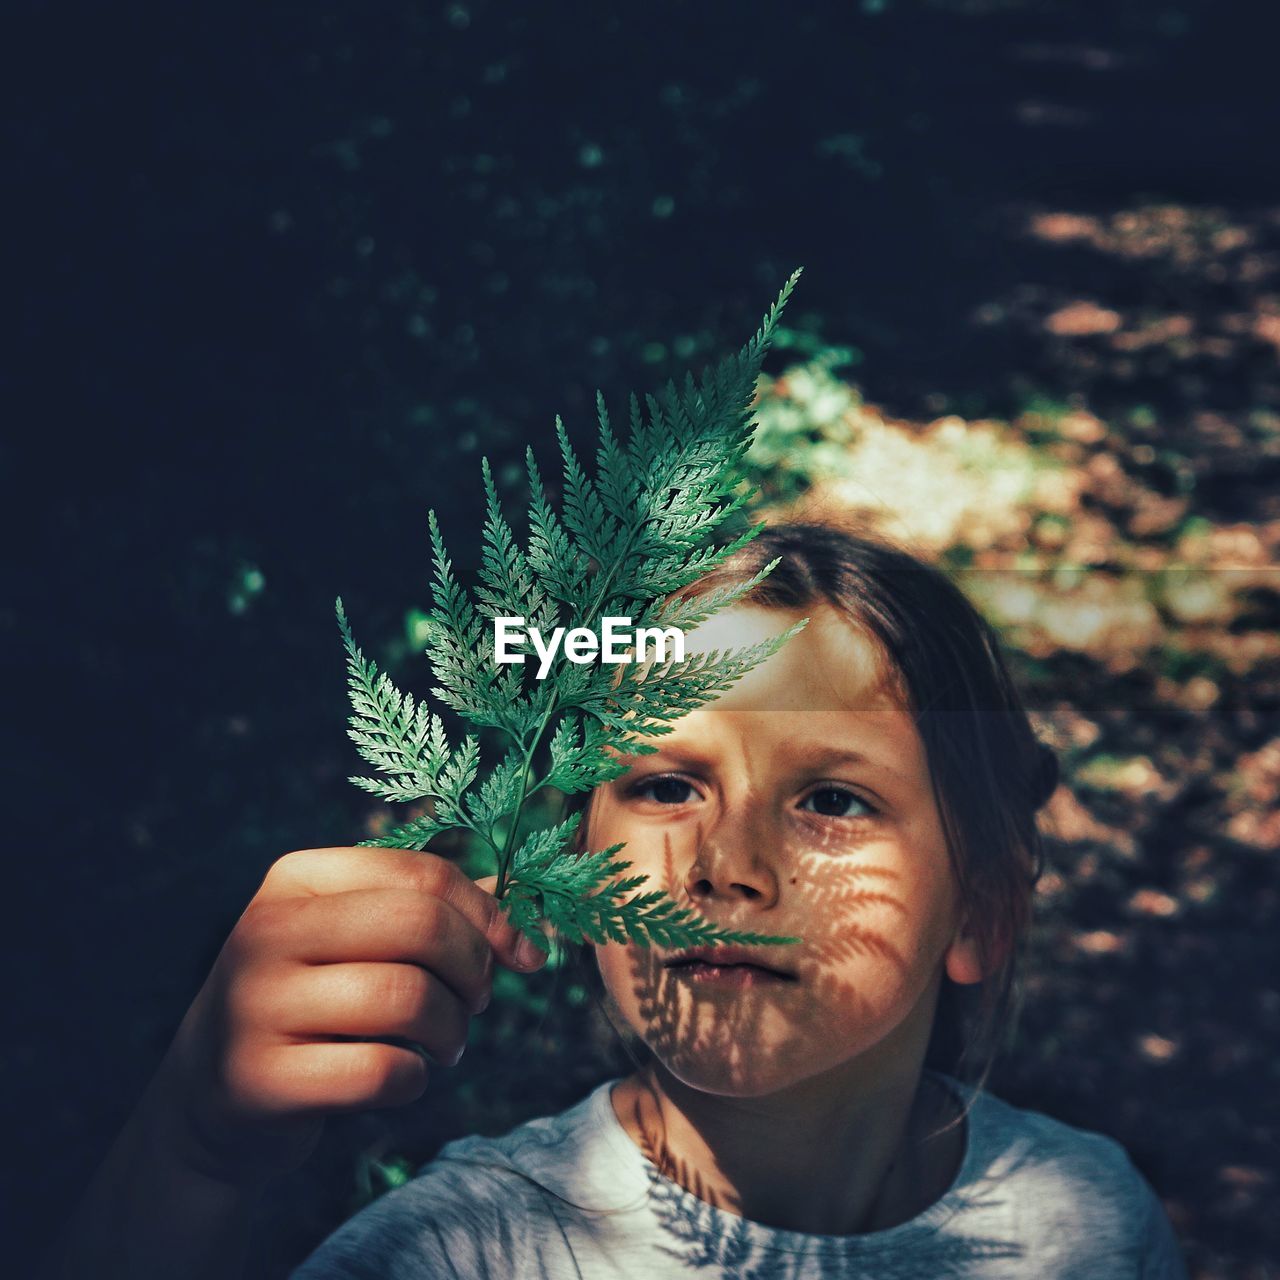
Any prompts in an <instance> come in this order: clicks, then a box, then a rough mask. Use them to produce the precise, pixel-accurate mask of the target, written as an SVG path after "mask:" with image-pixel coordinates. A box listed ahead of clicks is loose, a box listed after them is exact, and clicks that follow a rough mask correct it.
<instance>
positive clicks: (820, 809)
mask: <svg viewBox="0 0 1280 1280" xmlns="http://www.w3.org/2000/svg"><path fill="white" fill-rule="evenodd" d="M810 800H812V801H814V802H815V804H816V805H817V807H816V808H814V809H809V810H807V812H809V813H817V814H820V815H821V816H822V817H824V818H861V817H865V816H867V815H869V814H873V813H875V809H873V808H872V807H871V805H869V804H868V803H867V802H866V801H865V800H864V799H863V798H862V797H861V796H859V795H855V794H854V793H853V792H852V791H848V790H846V789H845V788H844V787H830V786H827V787H819V788H818V789H817V791H811V792H809V794H808V795H807V796H805V798H804V800H803V802H802V806H801V807H803V806H804V805H807V804H808V803H809V801H810ZM850 801H852V802H853V803H854V804H855V805H861V806H862V810H863V812H861V813H859V812H857V811H855V812H852V813H851V812H849V810H848V806H849V802H850Z"/></svg>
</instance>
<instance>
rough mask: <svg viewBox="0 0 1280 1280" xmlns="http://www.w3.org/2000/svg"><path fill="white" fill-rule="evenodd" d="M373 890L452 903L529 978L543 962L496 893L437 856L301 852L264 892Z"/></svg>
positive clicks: (282, 865)
mask: <svg viewBox="0 0 1280 1280" xmlns="http://www.w3.org/2000/svg"><path fill="white" fill-rule="evenodd" d="M373 888H384V889H395V888H413V889H418V890H419V891H421V892H423V893H430V894H432V895H433V896H435V897H437V898H440V899H442V900H443V901H445V902H448V903H449V904H450V905H451V906H453V907H456V908H457V909H458V910H459V911H461V912H462V914H463V915H464V916H466V917H467V919H469V920H470V921H471V923H472V924H474V925H475V927H476V928H477V929H479V930H480V932H481V933H483V934H484V935H485V937H487V938H488V940H489V942H490V944H491V945H492V946H493V948H494V951H495V952H496V953H497V956H498V959H499V960H501V961H502V963H503V964H505V965H507V966H508V967H509V968H514V969H520V970H522V971H525V972H527V971H529V970H530V969H535V968H537V967H538V966H539V965H540V964H541V963H542V961H543V959H544V957H543V955H542V953H541V952H540V951H538V950H537V948H536V947H533V946H532V945H530V946H528V947H526V948H524V949H523V950H522V949H520V948H519V942H520V933H519V930H517V929H516V928H515V926H514V925H512V924H511V922H510V921H509V920H508V919H507V917H506V913H505V912H504V911H503V910H502V906H501V904H500V903H499V902H498V900H497V899H496V898H495V897H494V896H493V894H492V893H487V892H485V890H484V889H482V888H480V886H479V885H477V884H476V883H475V881H473V880H470V879H468V878H467V876H466V875H465V874H464V873H463V872H462V871H461V870H460V869H459V868H458V867H457V866H456V865H454V864H453V863H451V862H449V861H447V860H446V859H444V858H441V857H439V856H438V855H436V854H434V853H418V852H416V851H414V850H408V849H378V848H356V847H351V848H332V849H301V850H298V851H296V852H294V853H289V854H286V855H285V856H284V857H283V858H281V859H280V860H279V861H278V862H276V863H275V864H274V865H273V866H272V868H271V870H270V871H269V872H268V873H267V878H266V881H265V882H264V884H263V888H262V891H261V892H262V893H263V894H264V895H265V896H267V897H276V896H280V895H283V896H298V895H306V894H325V893H342V892H344V891H347V890H351V889H373ZM531 953H532V954H531Z"/></svg>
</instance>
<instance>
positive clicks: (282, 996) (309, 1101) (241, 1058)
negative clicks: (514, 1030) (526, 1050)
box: [144, 848, 545, 1184]
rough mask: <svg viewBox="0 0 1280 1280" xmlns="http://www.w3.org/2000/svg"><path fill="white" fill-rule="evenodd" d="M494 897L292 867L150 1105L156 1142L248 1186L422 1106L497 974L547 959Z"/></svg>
mask: <svg viewBox="0 0 1280 1280" xmlns="http://www.w3.org/2000/svg"><path fill="white" fill-rule="evenodd" d="M494 887H496V877H488V878H487V879H485V880H480V881H472V880H469V879H468V878H467V877H466V876H465V875H464V874H463V873H462V872H461V871H459V870H458V868H457V867H456V866H455V865H453V864H452V863H450V862H448V861H446V860H445V859H443V858H440V857H438V856H436V855H435V854H430V853H414V852H412V851H406V850H399V849H376V848H334V849H306V850H302V851H299V852H296V853H290V854H287V855H286V856H285V857H283V858H281V859H280V860H279V861H278V862H276V863H275V864H274V865H273V866H272V868H271V869H270V871H269V872H268V873H267V877H266V879H265V881H264V882H263V884H262V887H261V888H260V889H259V890H258V892H257V894H256V895H255V896H254V898H253V900H252V901H251V902H250V903H249V906H248V907H247V908H246V909H245V912H244V914H243V915H242V916H241V917H240V920H239V922H238V923H237V924H236V926H235V928H234V929H233V930H232V932H231V935H230V937H229V938H228V939H227V941H226V944H225V945H224V946H223V948H222V951H221V953H220V954H219V956H218V959H217V961H216V962H215V964H214V966H213V970H212V972H211V973H210V975H209V978H208V980H207V981H206V982H205V984H204V986H203V987H202V988H201V990H200V993H199V995H198V996H197V997H196V999H195V1001H194V1002H193V1003H192V1006H191V1008H190V1009H189V1010H188V1012H187V1015H186V1017H185V1019H184V1020H183V1023H182V1026H181V1027H180V1028H179V1031H178V1034H177V1036H176V1038H175V1040H174V1043H173V1045H172V1047H171V1048H170V1051H169V1053H168V1055H167V1056H166V1058H165V1061H164V1063H163V1064H162V1066H161V1069H160V1071H159V1073H158V1074H157V1077H156V1080H155V1082H154V1083H153V1086H152V1089H151V1090H150V1091H149V1093H148V1097H147V1099H145V1100H144V1108H145V1109H146V1110H147V1111H148V1116H147V1118H148V1120H149V1122H150V1127H151V1132H152V1134H153V1140H155V1139H156V1138H159V1140H161V1141H162V1142H165V1143H166V1144H173V1145H174V1146H176V1147H177V1149H178V1151H179V1153H180V1157H181V1159H182V1160H184V1162H186V1163H187V1164H188V1165H189V1166H190V1167H192V1168H195V1169H198V1170H199V1171H200V1172H202V1173H204V1174H206V1175H209V1176H212V1177H215V1178H217V1179H219V1180H221V1181H225V1182H229V1183H234V1184H243V1183H251V1182H256V1181H259V1180H264V1179H266V1178H268V1177H270V1176H271V1175H272V1174H274V1173H279V1172H283V1171H284V1170H287V1169H289V1168H292V1167H294V1166H296V1165H297V1164H299V1163H300V1162H301V1161H302V1160H303V1159H305V1157H306V1156H307V1154H308V1153H309V1152H310V1151H311V1149H312V1147H313V1146H314V1145H315V1142H316V1140H317V1138H318V1137H319V1134H320V1129H321V1126H322V1124H323V1118H324V1116H325V1115H326V1114H328V1113H332V1112H339V1111H351V1110H358V1109H362V1108H366V1107H389V1106H398V1105H401V1104H403V1103H407V1102H410V1101H412V1100H414V1099H415V1098H418V1097H419V1096H421V1094H422V1092H423V1090H424V1089H425V1088H426V1085H427V1080H428V1076H429V1067H428V1063H427V1060H426V1056H429V1058H430V1061H431V1062H432V1064H438V1065H444V1066H452V1065H453V1064H454V1063H456V1062H457V1061H458V1059H459V1058H460V1057H461V1056H462V1051H463V1048H464V1046H465V1045H466V1041H467V1029H468V1024H469V1021H470V1019H471V1017H472V1016H473V1015H475V1014H477V1013H480V1012H481V1011H483V1010H484V1008H485V1007H486V1006H487V1004H488V1002H489V996H490V992H491V990H492V985H493V968H494V963H495V961H496V962H498V963H501V964H503V965H505V966H506V967H507V968H510V969H514V970H516V971H517V972H522V973H529V972H532V971H533V970H535V969H537V968H538V967H539V966H540V965H541V964H542V963H543V961H544V959H545V956H544V954H543V953H542V952H541V951H540V950H539V949H538V948H537V947H535V946H533V945H532V944H531V943H529V942H528V941H527V940H525V939H522V938H521V937H520V935H519V933H518V932H517V930H516V929H515V928H514V927H513V926H512V925H511V924H510V923H509V922H508V920H507V918H506V916H505V914H504V913H503V911H502V909H501V904H500V903H499V902H498V901H497V899H496V898H494V897H493V895H492V890H493V888H494ZM415 1046H416V1047H415ZM424 1055H426V1056H424Z"/></svg>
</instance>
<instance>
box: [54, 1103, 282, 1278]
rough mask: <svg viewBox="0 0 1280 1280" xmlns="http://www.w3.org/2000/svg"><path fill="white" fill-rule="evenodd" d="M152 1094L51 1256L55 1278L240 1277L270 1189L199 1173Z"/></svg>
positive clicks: (105, 1162)
mask: <svg viewBox="0 0 1280 1280" xmlns="http://www.w3.org/2000/svg"><path fill="white" fill-rule="evenodd" d="M158 1130H159V1126H158V1125H157V1123H156V1119H155V1117H154V1114H153V1112H152V1111H151V1110H150V1109H149V1107H148V1104H147V1100H146V1099H144V1101H143V1103H142V1104H141V1105H140V1106H139V1108H138V1111H137V1112H136V1113H135V1114H134V1116H133V1117H132V1118H131V1119H130V1121H129V1123H128V1124H127V1125H126V1126H125V1128H124V1130H123V1132H122V1133H121V1134H120V1137H119V1138H118V1139H117V1140H116V1143H115V1145H114V1146H113V1147H112V1149H111V1152H110V1154H109V1155H108V1156H107V1159H106V1160H105V1161H104V1162H103V1164H102V1166H101V1168H100V1169H99V1170H98V1172H97V1174H96V1175H95V1177H94V1179H93V1182H92V1183H91V1184H90V1186H89V1188H88V1190H87V1191H86V1192H85V1195H84V1197H83V1199H82V1200H81V1202H80V1205H79V1207H78V1209H77V1211H76V1213H75V1216H74V1217H73V1218H72V1220H71V1222H70V1223H69V1224H68V1226H67V1228H66V1230H65V1232H64V1235H63V1238H62V1239H61V1240H59V1241H57V1242H56V1243H55V1245H54V1248H53V1250H52V1251H51V1253H50V1254H49V1256H48V1259H47V1263H46V1268H45V1272H44V1274H45V1275H46V1276H47V1277H48V1280H150V1278H151V1277H155V1276H182V1277H184V1280H238V1277H239V1276H241V1274H242V1273H243V1270H244V1264H245V1260H246V1256H247V1252H248V1245H249V1234H250V1226H251V1223H252V1220H253V1215H254V1210H255V1207H256V1205H257V1202H258V1199H259V1196H260V1194H261V1190H260V1188H259V1187H248V1186H236V1185H233V1184H231V1183H228V1182H224V1181H221V1180H219V1179H218V1178H216V1177H214V1176H212V1175H210V1174H205V1173H202V1172H200V1171H199V1170H198V1169H196V1168H193V1167H192V1166H191V1165H190V1164H188V1163H187V1162H185V1161H184V1160H183V1159H182V1158H181V1156H180V1154H179V1152H178V1151H177V1150H175V1148H174V1145H173V1142H172V1140H171V1136H170V1135H168V1134H166V1133H163V1132H159V1131H158Z"/></svg>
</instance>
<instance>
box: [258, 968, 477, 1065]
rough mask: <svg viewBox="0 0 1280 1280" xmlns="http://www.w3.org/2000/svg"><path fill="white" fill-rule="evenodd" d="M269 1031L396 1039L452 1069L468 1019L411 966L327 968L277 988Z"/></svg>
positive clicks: (300, 972)
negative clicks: (416, 1046)
mask: <svg viewBox="0 0 1280 1280" xmlns="http://www.w3.org/2000/svg"><path fill="white" fill-rule="evenodd" d="M278 986H279V988H280V990H279V992H278V994H277V995H276V996H275V999H277V1000H278V1001H279V1003H280V1006H281V1007H280V1008H279V1009H278V1010H274V1011H272V1013H273V1015H274V1016H273V1017H272V1019H271V1021H272V1025H275V1026H277V1027H279V1028H280V1030H281V1031H284V1032H285V1033H286V1034H289V1035H293V1036H296V1037H299V1038H306V1039H316V1040H319V1039H324V1038H331V1037H334V1036H369V1037H376V1038H378V1039H387V1038H390V1037H398V1038H399V1039H402V1040H412V1041H413V1042H414V1043H416V1044H420V1045H421V1046H422V1047H423V1048H424V1049H426V1050H427V1052H428V1053H429V1054H430V1055H431V1057H432V1059H433V1060H434V1061H436V1062H439V1063H441V1064H443V1065H445V1066H453V1065H454V1063H456V1062H457V1061H458V1059H459V1058H461V1057H462V1051H463V1050H464V1049H465V1048H466V1045H467V1029H468V1027H469V1025H470V1014H469V1012H468V1010H467V1009H466V1007H465V1006H464V1005H463V1004H462V1002H461V1001H460V1000H459V999H458V997H457V996H456V995H454V993H453V992H452V991H451V990H450V989H449V988H448V987H447V986H445V984H444V983H443V982H441V981H439V980H438V979H437V978H435V977H433V976H432V975H431V974H429V973H427V972H426V971H425V970H423V969H420V968H418V966H417V965H412V964H328V965H319V966H317V967H315V968H310V969H295V970H294V972H293V975H292V976H291V977H290V978H289V979H288V980H286V981H284V982H281V983H279V984H278Z"/></svg>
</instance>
